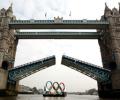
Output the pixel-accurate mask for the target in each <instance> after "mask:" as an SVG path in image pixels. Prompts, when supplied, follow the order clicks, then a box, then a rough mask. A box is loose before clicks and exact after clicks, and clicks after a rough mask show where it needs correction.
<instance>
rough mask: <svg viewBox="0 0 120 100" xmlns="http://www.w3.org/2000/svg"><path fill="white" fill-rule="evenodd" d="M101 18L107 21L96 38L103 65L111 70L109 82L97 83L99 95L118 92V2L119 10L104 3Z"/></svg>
mask: <svg viewBox="0 0 120 100" xmlns="http://www.w3.org/2000/svg"><path fill="white" fill-rule="evenodd" d="M101 20H106V21H108V22H109V27H108V28H107V29H106V30H100V31H101V32H102V33H103V35H102V37H101V38H100V39H99V40H98V41H99V45H100V49H101V56H102V62H103V67H104V68H107V69H109V70H111V79H110V82H109V84H100V83H98V91H99V95H100V96H107V95H112V94H113V96H114V94H115V95H117V92H118V94H120V4H119V10H117V9H116V8H113V9H112V10H111V9H110V8H109V7H108V6H107V5H106V4H105V11H104V15H103V16H102V18H101Z"/></svg>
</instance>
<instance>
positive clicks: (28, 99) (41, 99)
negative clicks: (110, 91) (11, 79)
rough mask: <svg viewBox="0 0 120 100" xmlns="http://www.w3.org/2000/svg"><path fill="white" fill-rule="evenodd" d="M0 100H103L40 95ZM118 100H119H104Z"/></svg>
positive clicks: (95, 97)
mask: <svg viewBox="0 0 120 100" xmlns="http://www.w3.org/2000/svg"><path fill="white" fill-rule="evenodd" d="M0 100H104V99H99V97H98V96H91V95H67V96H66V97H43V96H42V95H18V96H17V97H0ZM105 100H120V99H105Z"/></svg>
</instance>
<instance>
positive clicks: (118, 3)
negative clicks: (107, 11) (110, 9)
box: [118, 2, 120, 14]
mask: <svg viewBox="0 0 120 100" xmlns="http://www.w3.org/2000/svg"><path fill="white" fill-rule="evenodd" d="M118 4H119V14H120V2H119V3H118Z"/></svg>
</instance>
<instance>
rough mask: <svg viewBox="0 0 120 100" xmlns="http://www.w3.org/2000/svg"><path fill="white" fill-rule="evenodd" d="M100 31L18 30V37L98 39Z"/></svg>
mask: <svg viewBox="0 0 120 100" xmlns="http://www.w3.org/2000/svg"><path fill="white" fill-rule="evenodd" d="M101 35H102V33H99V32H17V33H16V34H15V36H16V38H17V39H98V38H99V37H100V36H101Z"/></svg>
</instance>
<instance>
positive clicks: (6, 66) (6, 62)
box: [2, 61, 9, 70]
mask: <svg viewBox="0 0 120 100" xmlns="http://www.w3.org/2000/svg"><path fill="white" fill-rule="evenodd" d="M8 66H9V63H8V61H3V62H2V68H3V69H5V70H7V69H8Z"/></svg>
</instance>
